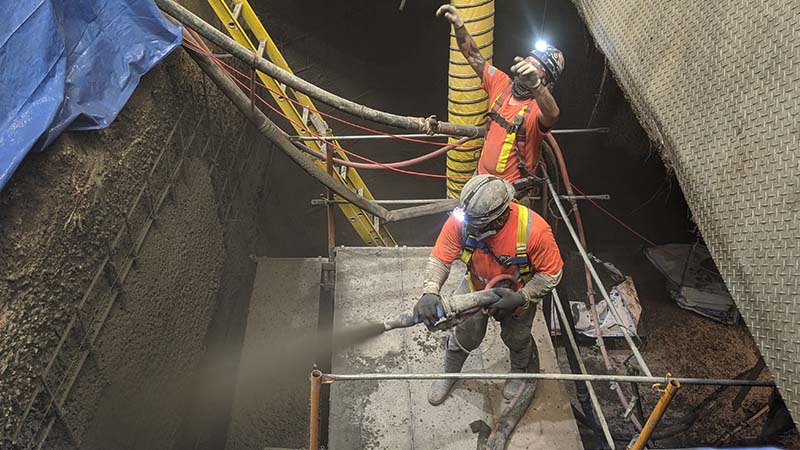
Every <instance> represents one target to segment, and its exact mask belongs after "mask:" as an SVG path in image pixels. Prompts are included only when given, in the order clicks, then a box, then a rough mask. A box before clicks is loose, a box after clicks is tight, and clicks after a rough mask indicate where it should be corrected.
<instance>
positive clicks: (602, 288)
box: [545, 177, 652, 376]
mask: <svg viewBox="0 0 800 450" xmlns="http://www.w3.org/2000/svg"><path fill="white" fill-rule="evenodd" d="M545 182H546V183H547V188H548V189H549V190H550V192H551V193H552V194H553V201H555V203H556V206H557V207H558V212H559V214H561V217H562V218H563V219H564V224H565V225H566V226H567V230H568V231H569V234H570V236H572V240H573V241H574V242H575V246H576V247H578V251H579V252H580V254H581V257H582V258H583V262H584V264H586V267H587V268H588V269H589V271H590V272H591V274H592V278H593V279H594V282H595V283H597V286H598V287H599V288H600V293H601V294H603V298H604V299H605V301H606V304H607V305H608V311H609V312H610V313H611V315H612V316H614V320H615V321H616V322H617V324H618V326H619V329H620V330H621V331H622V335H623V336H624V337H625V340H626V341H627V342H628V346H629V347H630V348H631V351H632V352H633V356H634V357H635V358H636V362H637V363H638V364H639V367H641V369H642V371H643V372H644V373H645V375H647V376H651V375H652V373H651V372H650V368H649V367H647V363H646V362H644V358H642V354H641V353H640V352H639V349H638V348H637V347H636V344H635V343H634V342H633V339H632V338H631V334H630V331H628V328H626V327H625V322H624V321H623V320H622V318H621V317H620V316H619V313H618V312H617V309H616V308H614V303H613V302H612V301H611V298H610V297H609V296H608V291H607V290H606V287H605V285H604V284H603V281H602V280H601V279H600V276H599V275H597V271H596V270H595V269H594V265H593V264H592V261H591V260H590V259H589V255H588V254H587V253H586V249H584V248H583V245H581V240H580V238H579V237H578V235H577V234H576V233H575V228H573V227H572V222H571V221H570V220H569V216H568V215H567V212H566V211H565V210H564V205H563V204H561V199H560V198H558V192H557V191H556V188H555V187H553V183H552V182H551V181H550V178H549V177H545Z"/></svg>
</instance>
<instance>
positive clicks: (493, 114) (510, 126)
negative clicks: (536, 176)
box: [486, 84, 533, 177]
mask: <svg viewBox="0 0 800 450" xmlns="http://www.w3.org/2000/svg"><path fill="white" fill-rule="evenodd" d="M510 96H511V85H510V84H509V85H508V87H506V88H505V89H503V92H501V93H499V94H498V95H497V97H495V99H494V103H493V104H492V106H491V107H490V108H489V111H488V112H487V113H486V118H487V120H490V121H493V122H496V123H497V124H498V125H500V126H501V127H503V128H504V129H505V130H506V137H505V139H503V148H502V149H501V150H500V156H499V157H498V158H497V166H496V167H495V172H497V173H503V172H505V171H506V167H507V166H508V157H509V156H510V155H511V150H512V149H513V150H514V151H515V152H516V155H517V167H518V168H519V172H520V174H522V175H523V176H525V177H531V176H533V173H531V171H530V169H528V167H527V166H526V165H525V160H524V159H523V158H522V150H521V148H523V147H524V146H525V140H526V135H527V133H526V132H525V131H526V130H525V122H526V120H527V118H528V114H529V113H530V110H529V109H528V107H529V106H530V104H531V101H530V100H529V101H528V102H527V103H525V104H524V105H522V109H520V110H519V112H518V113H517V115H516V116H514V122H513V123H511V122H509V121H507V120H506V119H505V118H504V117H503V116H501V115H500V107H502V106H503V104H504V103H505V102H506V100H508V98H509V97H510Z"/></svg>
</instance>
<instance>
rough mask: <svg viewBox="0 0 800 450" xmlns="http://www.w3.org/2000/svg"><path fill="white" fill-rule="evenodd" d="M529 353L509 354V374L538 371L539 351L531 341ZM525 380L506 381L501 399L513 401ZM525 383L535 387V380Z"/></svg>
mask: <svg viewBox="0 0 800 450" xmlns="http://www.w3.org/2000/svg"><path fill="white" fill-rule="evenodd" d="M531 344H532V345H531V347H532V348H531V352H530V353H527V352H522V353H521V354H520V352H511V370H510V371H509V373H536V372H538V371H539V351H538V349H537V348H536V343H534V342H533V339H531ZM525 382H526V381H525V380H520V379H516V380H506V382H505V384H504V385H503V398H505V399H506V400H513V399H514V397H516V396H517V394H518V393H519V392H520V390H521V389H522V385H523V383H525ZM527 383H529V384H532V385H533V386H534V388H535V387H536V380H528V381H527Z"/></svg>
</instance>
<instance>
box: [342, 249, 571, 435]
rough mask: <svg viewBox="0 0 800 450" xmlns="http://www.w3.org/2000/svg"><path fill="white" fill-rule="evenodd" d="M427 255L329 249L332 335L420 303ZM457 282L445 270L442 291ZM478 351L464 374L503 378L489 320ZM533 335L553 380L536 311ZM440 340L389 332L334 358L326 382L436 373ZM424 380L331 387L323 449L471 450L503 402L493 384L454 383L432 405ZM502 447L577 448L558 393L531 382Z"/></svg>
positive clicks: (565, 402) (459, 271) (549, 350)
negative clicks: (479, 427) (332, 255)
mask: <svg viewBox="0 0 800 450" xmlns="http://www.w3.org/2000/svg"><path fill="white" fill-rule="evenodd" d="M429 254H430V248H406V247H397V248H381V249H376V248H338V249H337V253H336V297H335V309H334V311H335V312H334V329H345V328H350V327H356V326H358V325H359V324H363V323H364V322H366V321H379V322H380V321H384V320H386V319H387V318H391V317H395V316H397V315H398V314H400V313H402V312H407V311H410V310H411V309H412V308H413V306H414V303H415V302H416V301H417V299H418V298H419V295H420V290H421V284H422V274H423V270H424V267H425V261H426V259H427V257H428V255H429ZM463 275H464V267H463V265H460V263H459V264H458V265H454V266H453V269H452V271H451V276H450V278H449V279H448V281H447V283H446V284H445V287H444V289H443V293H444V294H445V295H446V294H448V293H450V292H452V291H453V290H454V289H455V288H456V286H457V285H458V283H459V282H460V280H461V277H463ZM489 322H490V323H489V329H488V330H487V333H486V338H485V339H484V342H483V344H482V345H481V347H480V348H479V349H478V350H477V353H480V354H473V355H471V356H470V357H469V358H468V359H467V362H466V364H465V366H464V372H484V373H489V372H491V373H505V372H507V371H508V369H509V360H508V350H507V349H506V347H505V345H504V344H503V342H502V341H501V340H500V327H499V325H498V324H497V323H496V322H494V321H493V320H490V321H489ZM532 334H533V336H534V339H535V340H536V344H537V346H538V348H539V355H540V359H541V370H542V371H543V372H558V371H559V368H558V364H557V362H556V355H555V351H554V350H553V346H552V344H551V341H550V339H549V337H548V333H547V327H546V325H545V322H544V320H543V315H542V314H541V311H539V312H538V313H537V317H536V320H535V321H534V325H533V330H532ZM446 338H447V334H446V332H434V333H430V332H428V331H427V330H426V329H425V328H424V327H413V328H409V329H400V330H392V331H391V332H388V333H385V334H382V335H380V336H378V337H375V338H373V339H370V340H368V341H366V342H363V343H360V344H356V345H353V346H351V347H349V348H346V349H341V350H339V351H338V352H336V353H334V354H333V364H332V371H333V373H334V374H337V373H338V374H344V373H360V372H388V373H440V372H442V357H443V350H444V344H445V341H446ZM430 383H431V382H430V381H416V380H410V381H409V380H400V381H395V380H387V381H338V382H334V383H333V384H332V385H331V393H330V417H329V424H330V428H329V435H328V436H329V439H328V441H329V449H330V450H344V449H351V448H363V449H377V448H392V449H416V448H419V449H454V450H455V449H459V450H460V449H465V448H474V447H476V446H477V438H478V435H477V434H475V433H473V432H472V431H471V429H470V424H471V423H473V422H474V421H479V420H482V421H484V422H485V423H486V424H488V425H489V426H492V425H493V423H494V421H495V419H496V418H497V417H499V416H500V415H501V414H502V412H503V410H504V409H505V407H506V406H507V402H506V401H505V400H504V399H503V397H502V392H501V390H502V386H503V384H502V381H499V380H498V381H493V380H469V381H466V382H459V384H458V385H457V386H456V388H455V389H454V391H453V393H452V394H451V396H450V397H449V398H448V399H447V400H446V401H445V402H444V403H443V404H442V405H439V406H436V407H434V406H431V405H430V404H428V402H427V391H428V387H429V386H430ZM507 448H508V449H553V448H558V449H583V446H582V444H581V440H580V436H579V433H578V429H577V426H576V424H575V419H574V417H573V415H572V411H571V409H570V402H569V399H568V397H567V395H566V392H565V389H564V387H563V385H562V384H561V383H559V382H557V381H539V382H538V385H537V391H536V397H535V398H534V402H533V404H532V405H531V407H530V409H529V410H528V412H527V413H526V415H525V416H524V417H523V419H522V421H521V422H520V424H519V426H518V427H517V429H516V432H515V433H514V434H513V435H512V437H511V441H510V445H509V446H508V447H507Z"/></svg>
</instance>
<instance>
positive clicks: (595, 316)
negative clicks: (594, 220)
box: [547, 133, 642, 430]
mask: <svg viewBox="0 0 800 450" xmlns="http://www.w3.org/2000/svg"><path fill="white" fill-rule="evenodd" d="M547 142H548V143H549V144H550V146H551V147H553V153H555V155H556V160H557V161H558V165H559V168H560V169H561V178H563V179H564V186H566V188H567V195H570V196H571V195H573V192H572V182H570V180H569V173H568V172H567V164H566V162H565V161H564V155H563V154H562V153H561V147H559V145H558V142H556V138H554V137H553V135H552V134H550V133H548V134H547ZM570 203H571V204H572V213H573V215H574V216H575V225H576V226H577V227H578V239H579V240H580V241H581V245H582V246H583V248H586V235H585V234H584V232H583V221H582V220H581V212H580V211H579V210H578V202H577V201H575V200H571V201H570ZM584 273H585V274H586V295H587V296H588V297H589V305H590V309H591V311H592V319H593V322H594V332H595V334H596V335H597V346H598V347H600V354H601V355H603V362H604V363H605V366H606V369H608V370H612V365H611V359H610V358H609V356H608V350H607V349H606V346H605V342H604V341H603V334H602V333H601V331H600V317H599V316H598V314H597V305H596V304H595V300H594V291H593V289H592V273H591V272H590V271H589V267H588V266H587V265H584ZM613 306H614V305H608V307H609V308H612V307H613ZM615 391H617V396H618V397H619V401H620V403H621V404H622V406H623V407H624V408H626V409H627V408H628V399H627V398H626V397H625V394H624V393H623V392H622V390H621V389H615ZM630 420H631V423H633V425H634V426H635V427H636V428H637V429H638V430H641V429H642V425H641V423H639V420H638V419H636V416H633V415H631V418H630Z"/></svg>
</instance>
